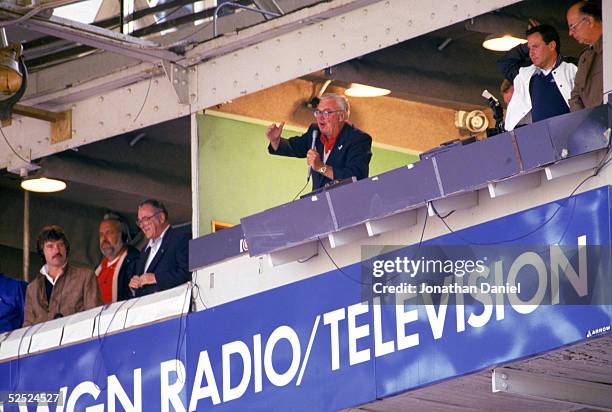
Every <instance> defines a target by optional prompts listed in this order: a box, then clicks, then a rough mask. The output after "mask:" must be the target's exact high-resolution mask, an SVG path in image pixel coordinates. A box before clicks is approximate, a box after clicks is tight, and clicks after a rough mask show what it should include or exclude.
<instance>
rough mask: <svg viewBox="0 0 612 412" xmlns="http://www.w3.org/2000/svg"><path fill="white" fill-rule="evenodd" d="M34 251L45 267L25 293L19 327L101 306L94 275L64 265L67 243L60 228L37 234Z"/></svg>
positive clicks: (66, 262)
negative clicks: (21, 319) (22, 314)
mask: <svg viewBox="0 0 612 412" xmlns="http://www.w3.org/2000/svg"><path fill="white" fill-rule="evenodd" d="M36 248H37V250H38V254H39V255H40V256H41V257H42V258H43V259H44V261H45V264H44V265H43V267H42V268H41V269H40V274H39V275H38V276H37V277H36V279H34V280H33V281H32V282H31V283H30V284H29V285H28V289H27V290H26V305H25V319H24V321H23V326H31V325H35V324H37V323H42V322H46V321H48V320H52V319H58V318H61V317H64V316H68V315H72V314H74V313H77V312H82V311H84V310H88V309H92V308H95V307H96V306H100V305H102V298H101V296H100V289H99V288H98V281H97V279H96V275H95V274H94V272H93V271H92V270H91V269H87V268H84V267H79V266H76V265H73V264H71V263H69V262H68V255H69V254H70V243H69V242H68V238H67V237H66V234H65V233H64V229H63V228H62V227H61V226H58V225H50V226H46V227H44V228H43V229H42V231H41V232H40V234H39V235H38V239H37V241H36Z"/></svg>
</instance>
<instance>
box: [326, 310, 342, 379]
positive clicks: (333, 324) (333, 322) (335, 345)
mask: <svg viewBox="0 0 612 412" xmlns="http://www.w3.org/2000/svg"><path fill="white" fill-rule="evenodd" d="M342 319H344V308H340V309H336V310H333V311H331V312H327V313H325V314H324V315H323V324H324V325H329V328H330V331H329V334H330V337H331V365H332V370H333V371H335V370H338V369H340V338H339V337H338V322H340V321H341V320H342Z"/></svg>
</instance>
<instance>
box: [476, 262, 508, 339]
mask: <svg viewBox="0 0 612 412" xmlns="http://www.w3.org/2000/svg"><path fill="white" fill-rule="evenodd" d="M489 274H490V271H489V268H486V270H485V271H483V273H479V274H477V275H475V276H470V278H469V280H468V284H469V285H474V286H475V285H476V284H478V279H479V278H485V279H488V277H489ZM471 295H472V296H473V297H474V299H476V300H478V301H479V302H481V303H482V313H481V314H480V315H477V314H476V313H474V312H472V313H470V316H468V320H467V323H468V325H470V326H471V327H473V328H481V327H483V326H484V325H486V324H487V323H489V320H491V315H492V314H493V305H492V303H493V299H492V298H491V295H489V294H488V293H471ZM502 307H503V306H502Z"/></svg>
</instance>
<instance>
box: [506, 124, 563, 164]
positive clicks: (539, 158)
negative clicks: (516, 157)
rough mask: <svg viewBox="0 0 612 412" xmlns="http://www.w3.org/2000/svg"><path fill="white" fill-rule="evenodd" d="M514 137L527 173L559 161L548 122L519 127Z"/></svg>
mask: <svg viewBox="0 0 612 412" xmlns="http://www.w3.org/2000/svg"><path fill="white" fill-rule="evenodd" d="M514 135H515V136H516V143H517V145H518V149H519V153H520V155H521V159H522V161H523V167H524V169H525V171H530V170H533V169H538V168H540V167H542V166H545V165H548V164H550V163H553V162H555V161H556V160H558V159H557V155H556V154H555V148H554V147H553V144H552V140H551V138H550V132H549V130H548V124H547V123H546V121H542V122H537V123H534V124H531V125H528V126H524V127H519V128H518V129H515V130H514Z"/></svg>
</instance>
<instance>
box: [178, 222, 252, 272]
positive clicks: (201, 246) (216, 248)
mask: <svg viewBox="0 0 612 412" xmlns="http://www.w3.org/2000/svg"><path fill="white" fill-rule="evenodd" d="M243 238H244V233H242V226H241V225H236V226H233V227H231V228H229V229H224V230H220V231H218V232H215V233H211V234H209V235H206V236H202V237H199V238H197V239H193V240H190V241H189V270H192V271H193V270H196V269H198V268H201V267H202V266H206V265H210V264H212V263H215V262H219V261H221V260H224V259H228V258H230V257H234V256H237V255H239V254H241V253H244V252H246V250H245V243H244V241H243ZM241 246H242V247H241Z"/></svg>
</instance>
